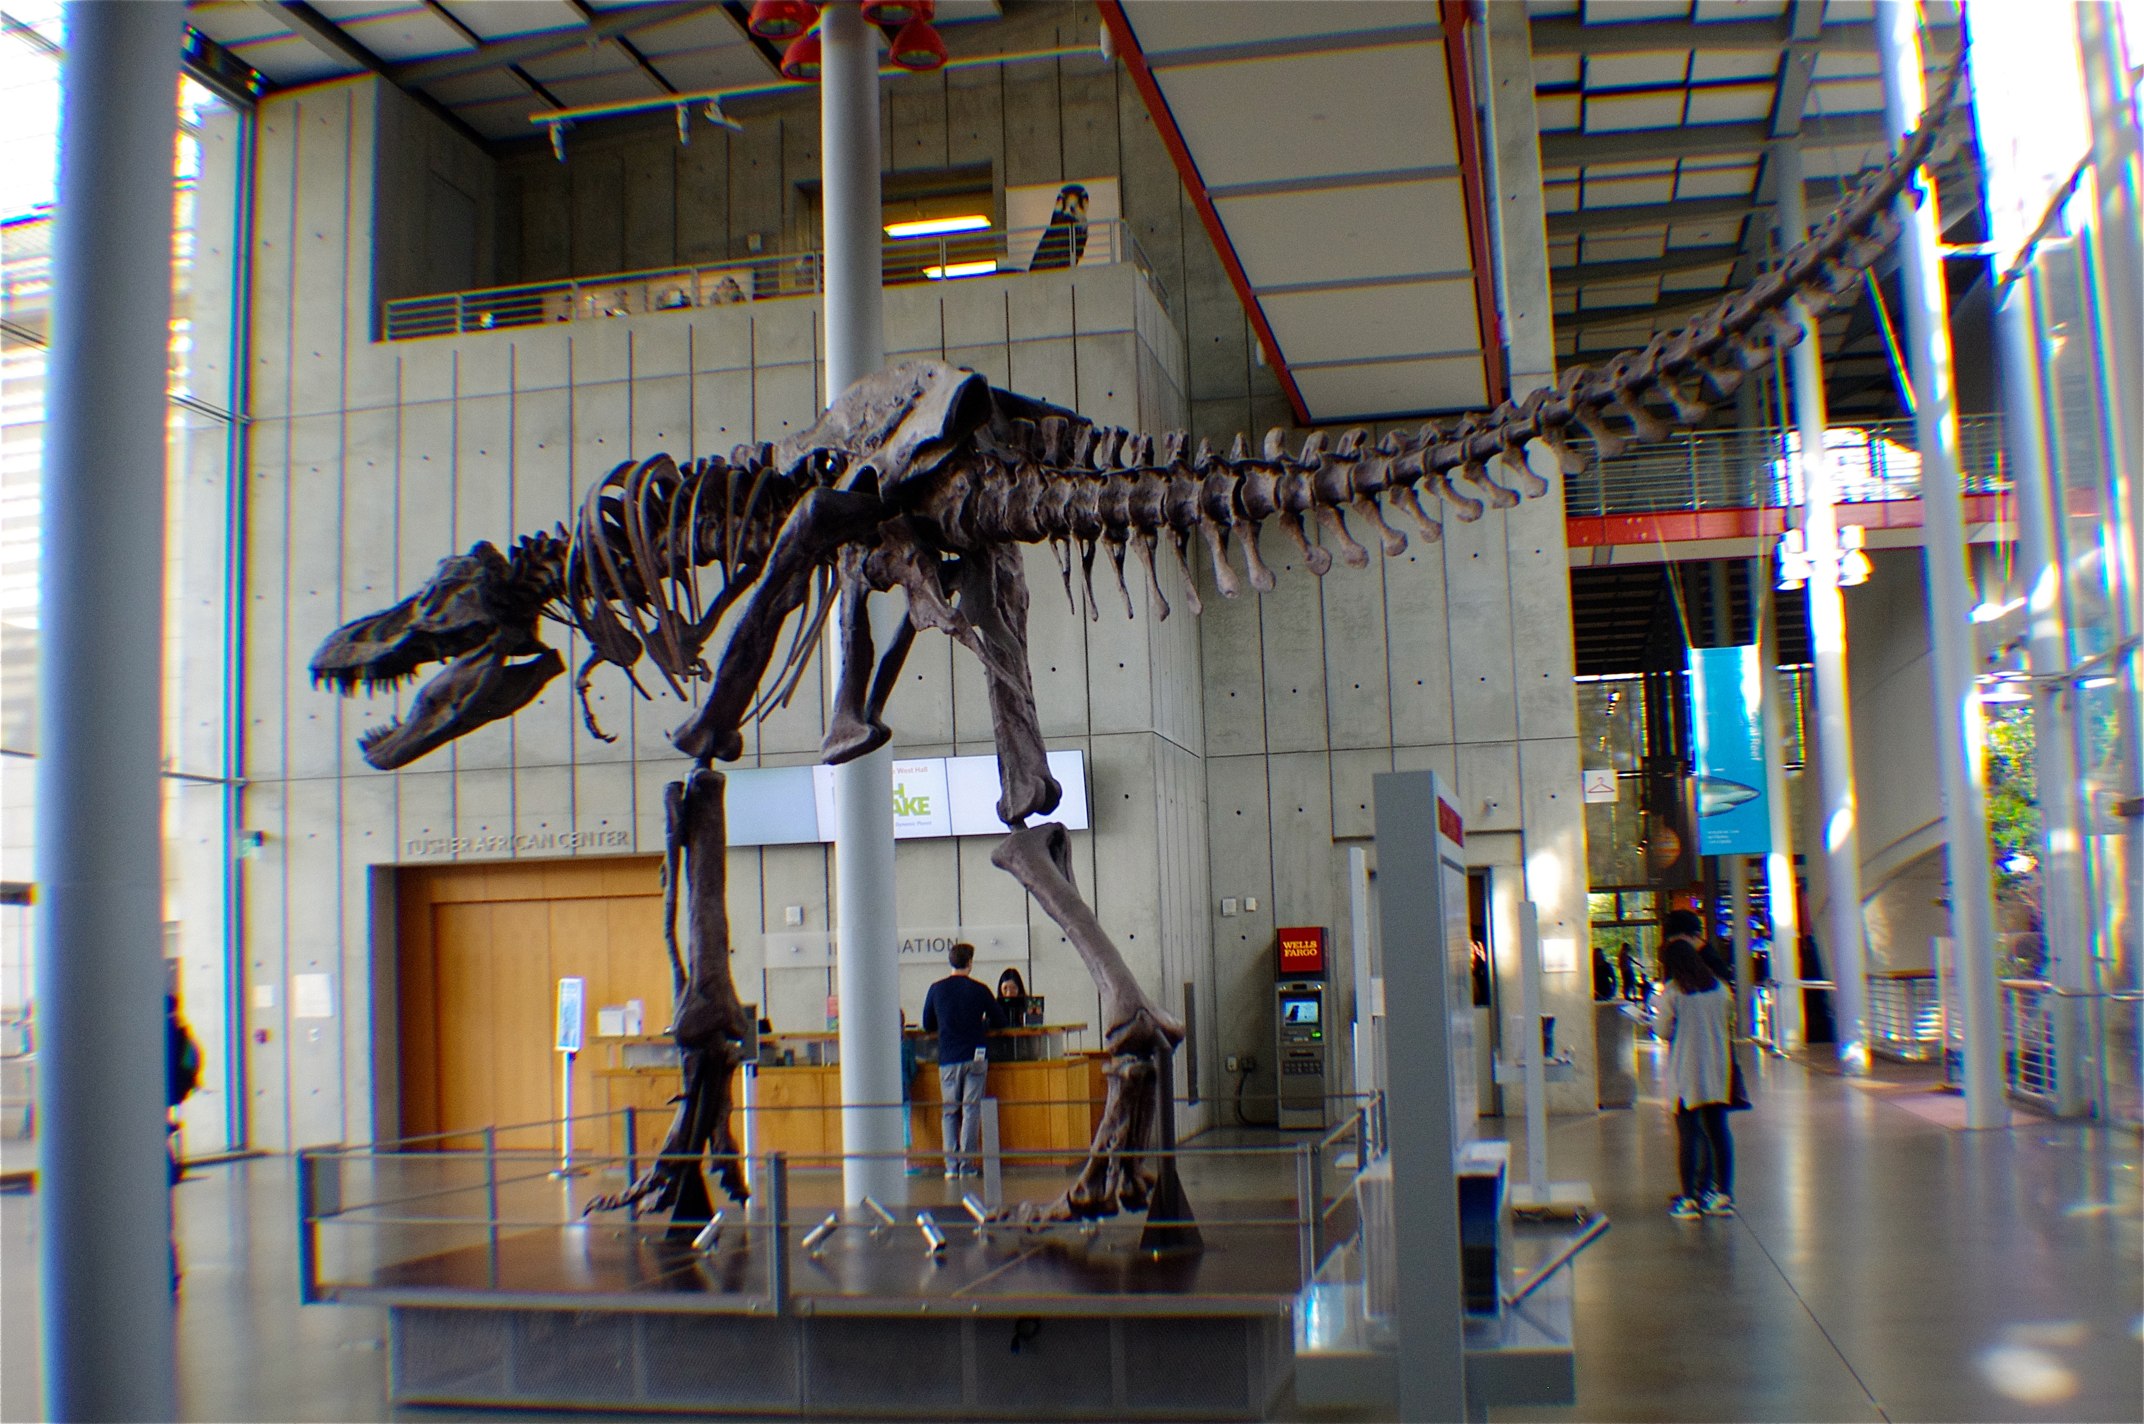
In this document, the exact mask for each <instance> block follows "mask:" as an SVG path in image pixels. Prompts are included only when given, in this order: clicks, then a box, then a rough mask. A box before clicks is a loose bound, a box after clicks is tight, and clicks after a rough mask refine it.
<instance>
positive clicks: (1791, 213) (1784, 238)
mask: <svg viewBox="0 0 2144 1424" xmlns="http://www.w3.org/2000/svg"><path fill="white" fill-rule="evenodd" d="M1771 156H1772V171H1773V177H1774V179H1775V181H1776V183H1777V185H1778V190H1779V191H1778V198H1779V207H1778V209H1777V211H1778V214H1779V226H1780V245H1781V246H1782V247H1791V246H1792V245H1793V244H1795V243H1797V242H1800V241H1802V240H1803V239H1804V238H1806V237H1808V236H1809V218H1808V214H1807V212H1806V211H1805V210H1804V208H1803V205H1802V155H1801V149H1800V148H1799V147H1797V146H1796V145H1795V144H1794V143H1791V142H1790V143H1781V144H1777V145H1774V147H1773V149H1772V155H1771ZM1794 319H1795V321H1796V322H1797V323H1799V324H1800V326H1801V329H1802V339H1801V341H1800V342H1799V343H1798V344H1796V346H1795V347H1794V350H1793V352H1792V359H1793V365H1792V375H1793V390H1794V425H1795V429H1796V431H1797V433H1798V434H1799V435H1800V444H1801V467H1802V536H1803V538H1804V539H1805V540H1807V542H1808V548H1809V563H1810V570H1811V571H1810V574H1809V652H1810V660H1811V661H1812V662H1814V663H1815V665H1816V667H1815V671H1816V755H1815V756H1814V757H1812V758H1811V760H1813V761H1815V763H1816V767H1817V798H1818V800H1817V805H1818V808H1819V812H1818V821H1819V825H1820V826H1821V827H1822V835H1823V837H1824V881H1825V884H1826V885H1827V886H1828V887H1829V897H1828V899H1827V901H1826V904H1825V913H1824V929H1825V933H1824V934H1823V935H1822V936H1821V937H1820V939H1819V943H1820V944H1821V945H1822V947H1823V950H1824V954H1825V957H1826V967H1827V968H1828V969H1829V970H1830V971H1831V979H1832V982H1833V983H1834V984H1836V985H1838V988H1837V989H1836V990H1835V991H1833V993H1832V996H1831V1002H1832V1021H1833V1023H1834V1025H1835V1028H1836V1032H1837V1035H1838V1048H1839V1066H1840V1068H1841V1069H1842V1070H1844V1071H1845V1072H1848V1073H1865V1072H1867V1071H1868V1066H1869V1044H1868V984H1867V981H1866V980H1865V979H1864V978H1863V975H1864V974H1865V973H1866V970H1867V957H1868V956H1867V942H1866V940H1865V939H1864V938H1863V927H1862V920H1861V833H1860V827H1859V825H1858V818H1857V815H1856V812H1855V809H1854V734H1853V723H1852V721H1851V719H1850V717H1849V714H1848V705H1849V703H1848V698H1847V686H1846V602H1845V600H1844V599H1843V598H1842V597H1840V594H1839V560H1838V558H1837V550H1838V547H1839V511H1838V506H1837V502H1836V500H1837V491H1836V490H1835V489H1834V487H1833V484H1832V470H1831V457H1830V454H1829V452H1828V451H1826V449H1825V448H1824V431H1825V428H1826V426H1827V425H1828V423H1829V420H1830V417H1829V416H1828V415H1827V414H1826V412H1825V407H1824V353H1823V347H1822V344H1821V340H1820V337H1819V334H1818V330H1817V323H1816V318H1815V317H1814V316H1812V315H1811V314H1810V312H1809V308H1808V307H1807V306H1805V305H1803V303H1802V301H1801V299H1800V298H1798V297H1797V298H1796V299H1795V301H1794ZM1800 948H1801V947H1800V945H1799V944H1790V945H1788V946H1786V957H1787V960H1788V964H1789V967H1790V968H1791V969H1792V970H1793V972H1794V973H1795V975H1796V976H1797V977H1798V976H1799V974H1800V970H1801V961H1800ZM1773 957H1774V960H1775V961H1776V960H1777V959H1778V957H1779V956H1778V953H1777V952H1776V950H1775V953H1774V956H1773Z"/></svg>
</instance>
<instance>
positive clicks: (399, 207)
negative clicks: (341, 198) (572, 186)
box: [353, 88, 499, 336]
mask: <svg viewBox="0 0 2144 1424" xmlns="http://www.w3.org/2000/svg"><path fill="white" fill-rule="evenodd" d="M375 102H376V104H377V106H378V114H377V119H376V124H377V130H378V142H377V145H376V147H375V154H376V157H377V159H378V161H377V162H376V163H375V164H374V165H373V169H372V221H373V227H374V231H375V233H376V235H377V237H376V240H375V242H374V243H373V246H372V261H373V273H372V290H373V297H374V301H373V302H372V303H371V304H370V314H371V316H372V319H373V321H374V323H375V325H373V326H371V327H369V328H368V330H369V331H370V333H371V334H372V335H374V336H377V335H378V334H379V330H378V326H377V322H378V319H379V312H380V303H382V302H388V301H393V300H395V299H396V298H398V297H415V296H422V295H424V294H426V293H429V292H466V291H469V290H471V289H473V288H477V287H489V286H492V285H494V284H495V283H496V282H497V280H498V271H499V254H498V243H497V227H498V209H499V199H498V165H497V164H495V163H494V162H492V160H491V157H490V155H488V154H486V153H485V152H484V151H483V150H481V149H479V148H478V147H477V146H476V145H474V144H472V143H470V142H469V141H468V140H467V139H465V138H463V137H462V136H461V135H460V134H457V133H455V132H454V131H453V130H451V129H449V128H447V126H446V125H444V124H442V123H440V122H439V121H438V120H437V119H435V118H433V117H432V116H431V115H430V114H428V113H426V112H425V111H424V110H423V109H422V108H421V107H419V105H418V103H417V101H416V100H414V99H412V98H410V97H409V96H408V95H407V94H405V93H403V92H402V91H401V90H399V89H392V88H390V89H388V90H386V91H384V92H383V93H381V94H380V95H379V96H378V98H377V99H376V101H375ZM364 176H365V175H364V174H363V173H361V172H360V173H355V174H353V182H363V181H364Z"/></svg>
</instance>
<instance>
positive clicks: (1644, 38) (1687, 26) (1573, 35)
mask: <svg viewBox="0 0 2144 1424" xmlns="http://www.w3.org/2000/svg"><path fill="white" fill-rule="evenodd" d="M1533 35H1534V53H1535V54H1536V55H1543V54H1579V55H1586V54H1672V53H1673V52H1675V51H1676V50H1692V49H1701V50H1710V51H1712V52H1714V53H1728V52H1732V53H1739V54H1751V53H1757V54H1761V53H1764V52H1765V51H1768V50H1769V51H1778V50H1780V49H1783V48H1784V47H1785V46H1786V44H1787V41H1789V40H1791V39H1793V38H1794V36H1793V34H1792V32H1791V31H1790V29H1789V27H1788V26H1786V25H1782V24H1780V23H1779V22H1778V21H1776V20H1715V21H1711V22H1708V23H1695V22H1692V21H1688V20H1642V21H1638V22H1635V23H1632V22H1629V21H1622V22H1616V23H1611V24H1605V25H1588V24H1585V23H1583V22H1582V21H1578V20H1568V19H1560V18H1553V19H1552V18H1537V19H1536V20H1535V21H1534V22H1533ZM1824 48H1826V49H1828V50H1831V51H1833V52H1834V53H1840V54H1874V53H1875V52H1876V26H1875V25H1874V24H1872V23H1870V22H1868V21H1866V20H1863V21H1858V22H1856V23H1853V24H1844V25H1829V26H1826V27H1825V29H1824Z"/></svg>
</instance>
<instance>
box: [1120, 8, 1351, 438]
mask: <svg viewBox="0 0 2144 1424" xmlns="http://www.w3.org/2000/svg"><path fill="white" fill-rule="evenodd" d="M1096 8H1098V9H1099V10H1100V11H1101V12H1102V23H1103V24H1104V25H1107V26H1108V27H1109V34H1110V38H1111V39H1112V40H1114V41H1115V43H1116V50H1117V58H1118V59H1120V60H1122V61H1124V67H1125V69H1126V70H1127V71H1129V72H1130V74H1131V76H1132V83H1134V84H1135V85H1137V86H1138V88H1139V97H1140V98H1142V99H1144V100H1146V111H1147V113H1148V114H1149V115H1151V116H1152V117H1153V120H1154V128H1155V129H1156V131H1158V132H1159V133H1160V134H1161V142H1162V146H1163V147H1165V148H1167V149H1168V150H1169V157H1170V158H1172V159H1174V160H1175V162H1176V171H1177V173H1178V175H1179V176H1180V177H1182V178H1183V180H1184V191H1185V192H1186V193H1188V194H1190V195H1191V205H1192V206H1193V207H1194V208H1196V209H1198V214H1199V221H1200V222H1202V223H1204V224H1205V225H1206V235H1207V236H1208V237H1209V238H1211V239H1213V250H1214V252H1215V253H1216V254H1218V255H1219V256H1220V259H1221V266H1222V268H1223V270H1225V271H1226V272H1227V273H1228V280H1229V283H1230V285H1232V286H1233V287H1235V289H1236V296H1237V298H1238V299H1239V300H1241V301H1242V303H1243V313H1244V315H1245V316H1247V317H1249V318H1250V322H1251V329H1252V330H1253V331H1254V332H1256V333H1257V335H1258V344H1259V346H1260V347H1261V348H1262V349H1263V350H1264V351H1265V353H1266V365H1267V366H1269V367H1271V368H1272V371H1273V374H1274V375H1275V376H1277V377H1279V378H1280V388H1281V390H1282V391H1283V392H1285V393H1286V395H1287V397H1288V407H1289V409H1290V410H1292V411H1294V412H1295V420H1296V424H1298V425H1308V424H1310V408H1309V407H1308V406H1307V405H1305V404H1304V403H1303V392H1302V391H1301V389H1299V388H1298V387H1297V386H1296V384H1295V376H1294V374H1293V373H1292V372H1290V371H1289V369H1288V363H1287V362H1286V361H1285V360H1283V359H1282V358H1281V350H1280V342H1278V341H1276V340H1275V339H1274V337H1273V328H1272V326H1271V325H1269V324H1268V323H1267V321H1266V313H1265V308H1263V307H1261V306H1260V305H1259V304H1258V296H1257V294H1256V293H1255V292H1253V291H1252V290H1251V279H1250V277H1249V276H1248V275H1247V274H1246V273H1245V272H1244V270H1243V259H1242V258H1240V257H1238V256H1237V255H1236V248H1235V245H1234V244H1233V243H1231V242H1230V241H1229V240H1228V230H1227V229H1226V228H1224V227H1222V226H1221V214H1220V213H1219V212H1218V211H1217V210H1216V209H1215V208H1214V205H1213V196H1212V194H1210V193H1208V192H1207V191H1206V180H1205V179H1204V178H1202V177H1200V176H1199V166H1198V164H1197V163H1196V162H1194V161H1193V159H1192V157H1191V149H1190V148H1189V146H1187V145H1186V144H1185V143H1184V134H1183V130H1182V129H1180V128H1178V127H1177V125H1176V115H1175V114H1174V113H1173V112H1171V110H1170V108H1169V101H1168V100H1167V99H1166V98H1164V97H1163V96H1162V92H1161V86H1160V85H1159V84H1157V83H1156V82H1155V81H1154V71H1153V70H1152V69H1151V68H1150V67H1149V66H1148V64H1147V62H1146V51H1144V50H1142V49H1141V48H1140V47H1139V37H1138V35H1136V34H1134V33H1133V31H1132V25H1131V21H1130V20H1129V19H1128V18H1126V16H1125V14H1124V6H1123V5H1122V4H1120V3H1118V0H1096Z"/></svg>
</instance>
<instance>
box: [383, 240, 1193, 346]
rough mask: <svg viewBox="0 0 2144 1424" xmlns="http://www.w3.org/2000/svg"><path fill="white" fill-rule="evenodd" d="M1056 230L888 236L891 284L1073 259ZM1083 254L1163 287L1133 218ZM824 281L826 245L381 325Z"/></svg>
mask: <svg viewBox="0 0 2144 1424" xmlns="http://www.w3.org/2000/svg"><path fill="white" fill-rule="evenodd" d="M1048 233H1049V229H1047V228H1039V227H1038V228H991V229H985V230H983V231H979V232H961V233H947V234H942V235H939V236H934V237H913V238H896V239H890V240H888V241H887V242H886V244H885V246H884V261H885V280H886V285H887V286H889V287H896V286H906V285H909V284H912V283H917V282H936V281H946V280H957V279H960V278H966V277H980V276H988V275H992V274H1003V275H1016V274H1018V273H1021V272H1037V271H1047V270H1052V269H1062V268H1067V267H1071V266H1073V265H1075V259H1074V257H1073V254H1072V251H1071V249H1069V248H1067V247H1061V246H1060V245H1059V244H1058V243H1057V242H1056V241H1054V240H1053V241H1051V242H1047V243H1046V242H1045V240H1044V239H1045V237H1046V236H1047V235H1048ZM1076 262H1077V265H1079V266H1084V267H1094V266H1111V265H1114V264H1117V263H1120V262H1129V263H1131V264H1133V265H1134V266H1136V267H1137V268H1138V269H1139V270H1140V272H1142V273H1143V274H1145V276H1146V278H1147V279H1148V280H1149V281H1151V282H1154V284H1155V287H1156V290H1157V291H1159V290H1160V282H1159V280H1158V279H1157V278H1156V277H1155V276H1154V269H1153V266H1152V264H1151V263H1149V262H1148V261H1147V259H1146V254H1145V253H1144V252H1142V251H1141V250H1140V248H1139V243H1138V240H1137V239H1136V238H1134V237H1133V236H1132V230H1131V226H1130V224H1128V223H1126V222H1124V221H1123V220H1122V219H1119V218H1112V219H1108V220H1106V221H1090V222H1088V223H1087V224H1086V235H1085V238H1084V240H1083V244H1082V245H1081V246H1080V247H1079V249H1078V254H1077V258H1076ZM825 285H826V277H825V262H824V259H823V257H822V255H821V254H820V253H818V252H816V251H811V252H787V253H766V254H759V255H754V256H747V257H739V258H732V259H725V260H723V261H720V262H700V263H694V264H691V265H688V266H680V267H661V268H652V269H649V270H646V271H640V272H619V273H614V274H611V275H608V276H600V277H573V278H567V279H564V280H560V281H553V282H524V283H520V284H518V285H515V286H510V287H487V288H484V289H482V290H480V291H473V292H444V293H440V294H437V295H434V296H423V297H402V298H399V299H397V300H395V301H391V302H388V303H387V304H386V305H385V307H384V308H383V310H382V319H381V333H382V335H383V336H384V337H385V338H386V339H387V340H389V341H408V340H412V339H414V338H417V337H424V336H456V335H464V334H468V333H472V332H482V331H496V330H499V329H501V328H511V327H524V326H541V325H545V324H547V323H551V322H561V321H598V320H602V319H604V318H606V317H620V316H639V315H643V314H645V313H648V312H665V311H693V310H697V309H699V308H702V307H732V306H747V305H749V304H751V303H753V302H762V301H768V300H772V299H774V298H778V297H808V296H816V295H818V294H819V293H820V292H821V291H823V290H824V289H825ZM1164 303H1166V297H1164Z"/></svg>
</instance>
